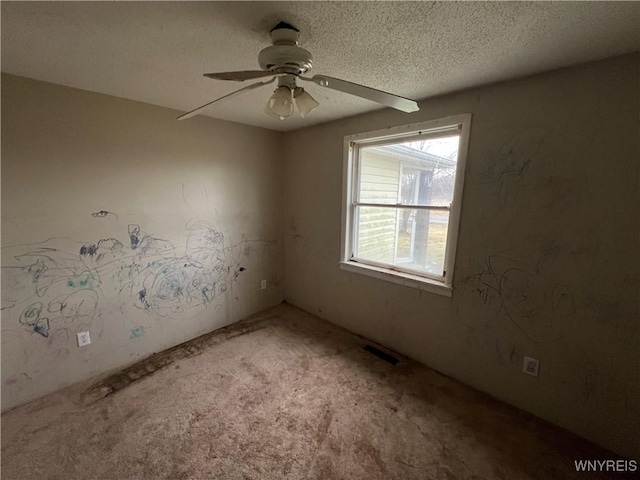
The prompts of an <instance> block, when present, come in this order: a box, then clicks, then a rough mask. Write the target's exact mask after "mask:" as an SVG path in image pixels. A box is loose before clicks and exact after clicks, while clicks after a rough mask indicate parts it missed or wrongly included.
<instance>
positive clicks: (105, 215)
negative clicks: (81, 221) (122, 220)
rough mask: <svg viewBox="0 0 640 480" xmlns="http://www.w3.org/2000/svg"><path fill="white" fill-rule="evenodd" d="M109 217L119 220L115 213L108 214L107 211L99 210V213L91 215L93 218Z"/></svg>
mask: <svg viewBox="0 0 640 480" xmlns="http://www.w3.org/2000/svg"><path fill="white" fill-rule="evenodd" d="M109 215H112V216H114V217H116V220H118V218H119V217H118V214H117V213H113V212H108V211H107V210H100V211H99V212H93V213H92V214H91V216H92V217H95V218H105V217H108V216H109Z"/></svg>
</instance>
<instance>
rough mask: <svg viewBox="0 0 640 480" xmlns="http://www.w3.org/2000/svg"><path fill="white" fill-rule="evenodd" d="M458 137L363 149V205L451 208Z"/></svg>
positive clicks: (360, 186)
mask: <svg viewBox="0 0 640 480" xmlns="http://www.w3.org/2000/svg"><path fill="white" fill-rule="evenodd" d="M458 143H459V136H458V135H451V136H448V137H442V138H432V139H428V140H419V141H415V140H414V141H411V142H401V143H394V144H390V145H378V146H371V147H362V148H361V149H360V170H359V198H358V201H359V202H361V203H381V204H391V205H395V204H398V203H401V204H404V205H441V206H445V205H449V204H450V203H451V201H452V200H453V187H454V183H455V174H456V165H457V160H458Z"/></svg>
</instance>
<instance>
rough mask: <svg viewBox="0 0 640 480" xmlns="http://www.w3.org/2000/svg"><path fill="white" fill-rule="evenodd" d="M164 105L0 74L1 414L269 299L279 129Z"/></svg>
mask: <svg viewBox="0 0 640 480" xmlns="http://www.w3.org/2000/svg"><path fill="white" fill-rule="evenodd" d="M177 113H178V112H176V111H173V110H169V109H166V108H160V107H155V106H151V105H147V104H143V103H138V102H132V101H128V100H123V99H118V98H114V97H109V96H106V95H99V94H95V93H90V92H86V91H81V90H76V89H71V88H66V87H62V86H58V85H53V84H48V83H43V82H37V81H33V80H28V79H25V78H20V77H15V76H10V75H3V76H2V308H3V310H2V408H3V409H7V408H11V407H13V406H15V405H18V404H20V403H24V402H26V401H28V400H31V399H33V398H36V397H39V396H41V395H44V394H46V393H48V392H52V391H54V390H58V389H60V388H62V387H64V386H66V385H69V384H72V383H76V382H78V381H81V380H84V379H87V378H89V377H91V376H93V375H96V374H99V373H103V372H105V371H108V370H110V369H113V368H116V367H122V366H124V365H126V364H130V363H132V362H135V361H136V360H137V359H139V358H141V357H145V356H147V355H149V354H151V353H153V352H157V351H160V350H163V349H165V348H167V347H170V346H173V345H175V344H178V343H180V342H183V341H185V340H188V339H190V338H193V337H195V336H198V335H200V334H202V333H205V332H208V331H211V330H213V329H216V328H219V327H222V326H224V325H227V324H229V323H232V322H234V321H237V320H239V319H241V318H243V317H246V316H247V315H250V314H252V313H254V312H257V311H260V310H263V309H265V308H267V307H270V306H272V305H275V304H278V303H279V302H281V301H282V299H283V285H282V280H283V242H282V238H281V233H282V179H281V177H282V175H281V170H282V134H281V133H278V132H273V131H269V130H265V129H260V128H254V127H247V126H243V125H239V124H233V123H229V122H223V121H217V120H214V119H211V118H204V117H197V118H193V119H190V120H188V121H184V122H176V121H175V117H176V115H177ZM101 211H105V212H112V213H103V214H99V213H98V212H101ZM92 214H94V215H92ZM135 225H137V226H138V228H136V227H135ZM138 229H139V231H138ZM130 233H131V235H133V237H134V238H133V241H132V239H131V238H130ZM100 240H103V241H102V242H100ZM136 242H137V243H136ZM134 247H135V248H134ZM83 252H84V253H83ZM241 269H244V270H241ZM262 279H266V280H267V281H268V285H269V286H268V288H267V289H266V290H261V289H260V281H261V280H262ZM141 292H142V293H141ZM84 330H88V331H89V332H90V336H91V342H92V343H91V345H89V346H86V347H83V348H78V347H77V346H76V338H75V334H76V333H77V332H79V331H84Z"/></svg>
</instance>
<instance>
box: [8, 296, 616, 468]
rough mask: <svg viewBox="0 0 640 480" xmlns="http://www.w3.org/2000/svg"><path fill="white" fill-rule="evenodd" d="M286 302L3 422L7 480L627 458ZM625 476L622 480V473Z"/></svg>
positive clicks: (536, 464)
mask: <svg viewBox="0 0 640 480" xmlns="http://www.w3.org/2000/svg"><path fill="white" fill-rule="evenodd" d="M366 344H367V342H366V340H364V339H362V338H359V337H357V336H355V335H352V334H350V333H348V332H346V331H344V330H342V329H339V328H337V327H335V326H332V325H331V324H329V323H327V322H325V321H323V320H320V319H318V318H317V317H314V316H312V315H309V314H307V313H305V312H303V311H301V310H299V309H296V308H294V307H291V306H287V305H281V306H279V307H276V308H274V309H271V310H268V311H266V312H264V313H263V314H261V315H257V316H255V317H253V318H252V319H249V320H248V321H245V322H242V323H241V324H238V325H235V326H232V327H230V328H227V329H223V330H222V331H219V332H216V333H214V334H213V335H208V336H205V337H202V338H200V339H198V340H197V341H194V342H190V343H189V344H186V345H182V346H180V347H179V348H176V349H172V350H171V351H169V352H165V353H164V354H162V355H160V356H157V357H156V358H155V359H151V360H149V361H147V362H146V363H143V364H139V365H136V366H134V367H132V368H130V369H127V370H126V371H123V372H121V373H120V374H118V375H114V376H112V377H110V378H107V379H103V381H101V382H98V383H96V382H95V381H94V382H89V383H87V384H84V385H78V386H76V387H73V388H71V389H67V390H64V391H61V392H59V393H56V394H53V395H50V396H48V397H45V398H43V399H40V400H38V401H36V402H33V403H31V404H28V405H25V406H23V407H20V408H17V409H14V410H12V411H10V412H7V413H6V414H4V415H3V416H2V479H3V480H9V479H45V478H51V479H53V478H55V479H64V480H67V479H72V478H75V479H98V478H100V479H134V478H149V479H163V478H167V479H187V478H193V479H199V478H220V479H402V480H409V479H434V480H436V479H437V480H441V479H476V480H478V479H508V480H516V479H564V478H586V477H588V478H606V477H605V476H600V477H599V476H598V475H594V474H590V475H586V476H585V474H578V473H576V472H575V468H574V459H594V458H598V459H605V458H615V457H614V456H613V455H612V454H610V453H608V452H606V451H604V450H601V449H599V448H598V447H595V446H594V445H592V444H590V443H588V442H586V441H584V440H581V439H579V438H577V437H575V436H573V435H571V434H569V433H567V432H564V431H562V430H560V429H558V428H555V427H553V426H551V425H548V424H546V423H543V422H541V421H539V420H537V419H535V418H533V417H531V416H529V415H527V414H525V413H523V412H521V411H518V410H516V409H514V408H511V407H509V406H507V405H505V404H503V403H501V402H498V401H496V400H494V399H492V398H490V397H488V396H486V395H484V394H481V393H478V392H476V391H474V390H472V389H470V388H468V387H466V386H464V385H462V384H460V383H458V382H455V381H453V380H451V379H449V378H446V377H444V376H442V375H440V374H438V373H436V372H434V371H432V370H430V369H428V368H426V367H423V366H421V365H419V364H417V363H415V362H413V361H410V360H407V359H405V358H403V357H399V359H400V362H399V363H398V364H397V365H396V366H392V365H390V364H389V363H387V362H385V361H383V360H381V359H380V358H378V357H376V356H374V355H372V354H371V353H369V352H367V351H365V350H363V346H364V345H366ZM612 478H621V476H620V475H616V476H614V477H612Z"/></svg>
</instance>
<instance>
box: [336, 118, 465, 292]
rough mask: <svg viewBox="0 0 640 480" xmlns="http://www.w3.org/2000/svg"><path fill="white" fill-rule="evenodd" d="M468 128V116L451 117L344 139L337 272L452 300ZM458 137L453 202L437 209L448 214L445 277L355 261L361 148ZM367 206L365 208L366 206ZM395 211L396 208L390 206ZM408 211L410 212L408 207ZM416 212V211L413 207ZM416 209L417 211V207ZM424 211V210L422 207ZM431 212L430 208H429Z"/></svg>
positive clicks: (365, 261)
mask: <svg viewBox="0 0 640 480" xmlns="http://www.w3.org/2000/svg"><path fill="white" fill-rule="evenodd" d="M470 128H471V114H470V113H464V114H460V115H453V116H449V117H445V118H441V119H438V120H429V121H426V122H420V123H413V124H410V125H403V126H399V127H391V128H386V129H384V130H376V131H374V132H366V133H358V134H355V135H348V136H346V137H344V163H343V172H342V178H343V189H342V242H341V248H340V251H341V258H340V268H341V269H343V270H346V271H349V272H353V273H359V274H363V275H367V276H370V277H374V278H379V279H383V280H386V281H389V282H393V283H397V284H400V285H405V286H408V287H413V288H418V289H420V290H426V291H429V292H432V293H437V294H440V295H446V296H451V293H452V290H453V287H452V285H453V270H454V264H455V254H456V250H457V245H458V230H459V225H460V210H461V205H462V191H463V186H464V173H465V169H466V164H467V150H468V147H469V130H470ZM454 132H455V133H458V134H459V135H460V140H459V144H458V159H457V166H456V179H455V183H454V191H453V201H452V202H451V205H450V207H440V208H439V209H442V210H446V211H448V212H449V227H448V231H447V245H446V248H445V262H444V275H443V276H433V275H431V274H424V273H421V272H417V271H415V270H414V271H411V270H409V269H403V268H401V267H396V266H390V265H384V264H377V263H375V262H373V261H368V260H362V259H356V258H355V257H354V256H353V252H354V245H355V238H356V229H357V228H358V222H357V218H356V206H357V205H358V204H357V202H356V199H357V193H358V171H357V169H358V168H359V165H358V158H357V157H358V151H359V147H361V146H372V145H375V144H379V145H384V144H389V143H394V142H401V141H410V140H412V139H421V140H423V139H429V138H438V137H442V136H446V135H450V134H451V133H454ZM365 205H366V204H365ZM389 206H390V207H396V208H397V207H398V205H393V204H391V205H389ZM407 208H411V207H410V206H408V205H407ZM413 208H415V207H413ZM418 208H419V207H418ZM423 208H424V207H423ZM430 208H431V207H430Z"/></svg>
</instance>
